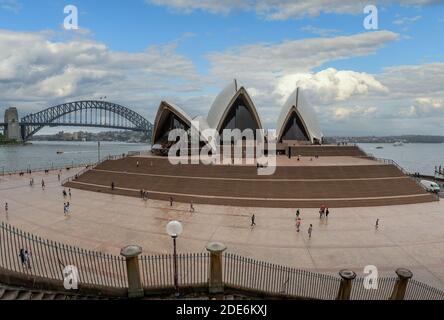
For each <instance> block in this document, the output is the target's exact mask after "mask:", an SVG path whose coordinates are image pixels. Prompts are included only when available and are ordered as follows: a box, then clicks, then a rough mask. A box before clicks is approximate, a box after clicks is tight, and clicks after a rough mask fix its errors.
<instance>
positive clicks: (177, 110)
mask: <svg viewBox="0 0 444 320" xmlns="http://www.w3.org/2000/svg"><path fill="white" fill-rule="evenodd" d="M166 111H168V112H172V113H174V114H175V115H177V116H178V117H179V118H180V119H182V120H183V121H184V122H185V123H186V124H188V125H189V126H191V120H192V119H191V117H190V116H189V115H188V114H187V113H186V112H185V111H184V110H183V109H182V108H181V107H179V106H178V105H176V104H174V103H171V102H168V101H162V102H161V103H160V105H159V108H158V109H157V114H156V119H155V121H154V129H153V133H152V137H153V138H152V140H153V142H154V141H155V140H156V135H157V129H158V125H159V121H160V117H161V116H162V114H163V113H164V112H166Z"/></svg>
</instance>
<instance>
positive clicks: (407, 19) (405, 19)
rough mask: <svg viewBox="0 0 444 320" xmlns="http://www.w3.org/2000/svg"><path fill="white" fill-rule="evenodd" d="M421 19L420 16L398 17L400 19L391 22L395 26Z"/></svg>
mask: <svg viewBox="0 0 444 320" xmlns="http://www.w3.org/2000/svg"><path fill="white" fill-rule="evenodd" d="M421 18H422V17H421V16H415V17H400V18H397V19H396V20H395V21H393V24H396V25H404V24H412V23H414V22H416V21H419V20H420V19H421Z"/></svg>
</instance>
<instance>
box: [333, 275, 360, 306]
mask: <svg viewBox="0 0 444 320" xmlns="http://www.w3.org/2000/svg"><path fill="white" fill-rule="evenodd" d="M339 275H340V276H341V278H342V280H341V285H340V286H339V292H338V296H337V297H336V300H350V294H351V290H352V282H353V280H354V279H355V278H356V273H354V272H353V271H351V270H345V269H344V270H341V271H339Z"/></svg>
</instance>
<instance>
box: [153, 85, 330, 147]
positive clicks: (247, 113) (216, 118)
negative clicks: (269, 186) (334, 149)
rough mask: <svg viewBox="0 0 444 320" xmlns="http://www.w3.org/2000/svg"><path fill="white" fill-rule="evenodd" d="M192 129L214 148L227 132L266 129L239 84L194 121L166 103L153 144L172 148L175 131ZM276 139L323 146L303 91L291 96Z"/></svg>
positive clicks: (315, 121)
mask: <svg viewBox="0 0 444 320" xmlns="http://www.w3.org/2000/svg"><path fill="white" fill-rule="evenodd" d="M192 127H193V128H194V129H197V130H198V132H199V136H200V138H201V141H203V142H205V143H209V142H211V144H212V148H213V147H215V146H214V144H215V143H216V140H217V139H215V136H216V135H217V134H221V133H222V131H223V130H224V129H240V130H241V131H243V130H245V129H252V130H253V132H254V134H256V129H263V126H262V122H261V119H260V116H259V114H258V112H257V109H256V106H255V104H254V102H253V100H252V99H251V97H250V95H249V94H248V92H247V90H246V89H245V88H244V87H242V86H241V87H238V83H237V81H236V80H234V81H232V82H231V83H230V84H229V85H228V86H226V87H225V88H224V89H223V90H222V91H221V92H220V93H219V94H218V95H217V96H216V98H215V99H214V101H213V103H212V105H211V107H210V110H209V112H208V115H207V116H206V117H204V116H197V117H194V118H192V117H190V116H189V115H188V114H187V113H186V112H185V111H184V110H183V109H182V108H180V107H179V106H178V105H176V104H173V103H171V102H167V101H162V102H161V103H160V105H159V108H158V111H157V115H156V119H155V123H154V129H153V133H152V143H153V145H156V148H157V147H159V146H161V145H170V143H168V133H169V132H170V131H171V130H173V129H177V128H181V129H184V130H186V131H188V130H190V129H191V128H192ZM261 134H262V133H261ZM276 136H277V142H283V141H301V142H304V143H322V138H323V134H322V131H321V129H320V127H319V124H318V122H317V119H316V113H315V111H314V110H313V108H311V107H310V106H309V105H308V103H307V102H306V100H305V99H304V97H303V95H302V92H301V90H300V88H297V89H296V90H295V91H294V92H293V93H292V94H291V95H290V97H289V98H288V99H287V101H286V103H285V104H284V106H283V107H282V109H281V112H280V115H279V118H278V121H277V126H276ZM255 137H256V135H255ZM173 143H174V142H173Z"/></svg>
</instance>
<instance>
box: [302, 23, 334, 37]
mask: <svg viewBox="0 0 444 320" xmlns="http://www.w3.org/2000/svg"><path fill="white" fill-rule="evenodd" d="M299 30H301V31H304V32H308V33H311V34H316V35H318V36H321V37H328V36H332V35H334V34H336V33H339V30H337V29H326V28H319V27H315V26H312V25H308V26H304V27H302V28H300V29H299Z"/></svg>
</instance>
